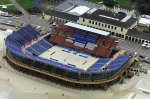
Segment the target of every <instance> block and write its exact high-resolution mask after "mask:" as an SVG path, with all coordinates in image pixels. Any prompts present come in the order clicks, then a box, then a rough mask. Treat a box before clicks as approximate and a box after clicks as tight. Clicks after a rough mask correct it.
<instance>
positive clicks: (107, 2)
mask: <svg viewBox="0 0 150 99" xmlns="http://www.w3.org/2000/svg"><path fill="white" fill-rule="evenodd" d="M103 3H104V5H106V6H109V7H113V6H115V5H116V4H117V2H115V1H114V0H104V1H103Z"/></svg>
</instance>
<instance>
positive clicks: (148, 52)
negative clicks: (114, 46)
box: [118, 40, 150, 57]
mask: <svg viewBox="0 0 150 99" xmlns="http://www.w3.org/2000/svg"><path fill="white" fill-rule="evenodd" d="M118 47H119V48H122V49H125V50H128V51H130V52H137V54H139V55H143V56H147V57H150V49H147V48H144V47H142V46H141V44H139V43H135V42H131V41H128V40H120V41H119V43H118Z"/></svg>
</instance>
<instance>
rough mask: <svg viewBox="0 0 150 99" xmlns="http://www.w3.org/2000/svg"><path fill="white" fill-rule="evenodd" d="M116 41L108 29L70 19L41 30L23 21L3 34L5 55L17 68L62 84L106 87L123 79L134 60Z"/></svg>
mask: <svg viewBox="0 0 150 99" xmlns="http://www.w3.org/2000/svg"><path fill="white" fill-rule="evenodd" d="M116 41H117V38H115V37H112V36H111V34H110V33H109V32H105V31H102V30H97V29H94V28H91V27H87V26H83V25H79V24H75V23H71V22H68V23H65V24H59V25H58V26H55V27H53V29H52V30H51V31H50V32H48V33H44V34H41V33H40V32H38V31H37V30H36V29H35V28H33V27H32V26H31V25H26V26H24V27H22V28H20V29H19V30H17V31H14V32H13V33H12V34H11V35H9V36H8V37H7V38H6V40H5V43H6V48H7V51H6V57H7V61H8V63H9V64H10V65H11V66H12V67H13V68H15V69H17V70H19V71H23V72H25V73H29V74H31V75H35V76H37V77H42V78H46V79H48V80H51V81H56V82H58V83H61V84H63V85H67V86H75V87H108V86H110V85H112V84H114V83H116V82H119V81H121V80H123V78H124V76H125V75H127V74H128V68H129V67H130V66H131V65H132V63H133V62H134V56H132V55H131V54H130V53H129V52H127V51H125V50H121V49H119V50H118V49H116Z"/></svg>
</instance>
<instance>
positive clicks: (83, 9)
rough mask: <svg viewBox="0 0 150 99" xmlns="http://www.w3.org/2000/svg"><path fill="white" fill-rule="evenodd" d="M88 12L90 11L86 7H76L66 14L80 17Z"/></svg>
mask: <svg viewBox="0 0 150 99" xmlns="http://www.w3.org/2000/svg"><path fill="white" fill-rule="evenodd" d="M88 10H90V8H88V7H86V6H77V7H75V8H74V9H72V10H70V11H69V12H68V13H70V14H73V15H77V16H80V15H82V14H84V13H86V12H87V11H88Z"/></svg>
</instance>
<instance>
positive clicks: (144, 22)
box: [139, 18, 150, 25]
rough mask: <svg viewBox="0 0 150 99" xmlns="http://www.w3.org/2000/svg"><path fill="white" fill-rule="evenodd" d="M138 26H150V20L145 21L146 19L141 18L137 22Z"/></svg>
mask: <svg viewBox="0 0 150 99" xmlns="http://www.w3.org/2000/svg"><path fill="white" fill-rule="evenodd" d="M139 23H140V24H145V25H150V19H146V18H141V19H140V20H139Z"/></svg>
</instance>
